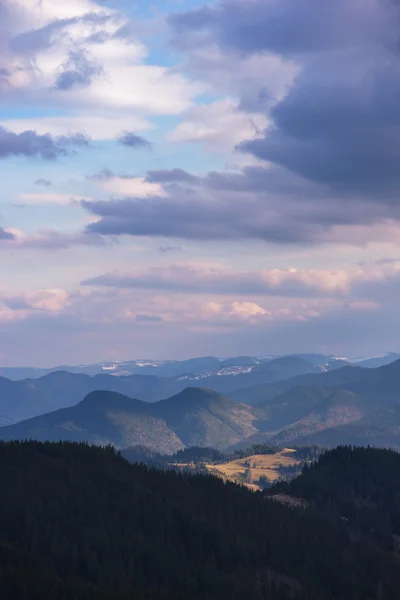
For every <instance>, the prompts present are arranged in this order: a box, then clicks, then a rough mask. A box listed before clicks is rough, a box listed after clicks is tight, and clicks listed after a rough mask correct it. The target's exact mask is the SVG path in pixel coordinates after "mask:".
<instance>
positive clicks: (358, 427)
mask: <svg viewBox="0 0 400 600" xmlns="http://www.w3.org/2000/svg"><path fill="white" fill-rule="evenodd" d="M303 443H304V444H308V443H310V444H318V445H320V446H324V447H326V448H333V447H334V446H338V445H343V444H353V445H364V446H367V445H369V446H377V447H381V448H384V447H385V448H398V449H400V405H398V404H394V405H391V406H388V407H385V408H383V409H381V410H379V411H377V412H375V413H372V414H370V415H368V416H366V417H364V418H362V419H359V420H358V421H356V422H354V423H350V424H347V425H342V426H339V427H330V428H328V429H325V430H324V431H319V432H317V433H314V434H310V435H301V436H299V437H297V438H296V444H303Z"/></svg>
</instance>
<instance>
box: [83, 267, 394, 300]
mask: <svg viewBox="0 0 400 600" xmlns="http://www.w3.org/2000/svg"><path fill="white" fill-rule="evenodd" d="M399 273H400V263H396V264H394V265H393V266H392V267H390V268H387V269H384V268H383V266H382V267H381V268H377V267H375V268H373V269H372V268H365V269H356V270H343V269H342V270H331V271H327V270H326V271H324V270H317V269H308V270H306V269H294V268H291V269H269V270H264V271H235V270H232V269H229V268H226V267H224V266H218V265H217V266H214V267H208V268H205V267H201V266H197V265H185V264H175V265H170V266H165V265H163V266H160V267H151V268H149V269H147V270H145V271H135V272H131V273H121V272H118V271H115V272H112V273H107V274H105V275H100V276H98V277H94V278H91V279H87V280H86V281H83V282H82V284H83V285H85V286H91V287H110V288H116V289H121V290H123V289H142V290H158V291H163V292H177V293H184V294H200V295H203V294H206V295H215V296H225V295H234V296H238V295H240V296H247V297H261V296H278V297H288V298H291V297H292V298H295V297H303V298H309V297H322V296H328V297H329V296H333V297H335V296H339V297H343V296H347V295H348V294H349V293H350V292H351V291H352V290H353V288H354V289H356V290H357V289H358V290H361V289H362V288H363V286H375V285H377V284H378V285H381V284H385V282H388V283H389V284H392V283H393V280H395V279H396V278H398V276H399Z"/></svg>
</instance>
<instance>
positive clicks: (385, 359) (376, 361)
mask: <svg viewBox="0 0 400 600" xmlns="http://www.w3.org/2000/svg"><path fill="white" fill-rule="evenodd" d="M399 359H400V354H398V353H397V352H388V353H387V354H385V355H384V356H373V357H371V358H365V359H363V360H358V361H357V362H356V363H355V364H357V365H359V366H360V367H363V368H366V369H376V368H377V367H383V366H385V365H389V364H390V363H392V362H394V361H396V360H399Z"/></svg>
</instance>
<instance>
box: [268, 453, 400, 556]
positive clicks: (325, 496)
mask: <svg viewBox="0 0 400 600" xmlns="http://www.w3.org/2000/svg"><path fill="white" fill-rule="evenodd" d="M399 469H400V454H399V453H398V452H394V451H392V450H385V449H381V450H378V449H374V448H360V447H352V446H340V447H338V448H336V449H334V450H330V451H328V452H324V453H323V454H321V456H320V457H319V458H318V460H317V461H316V462H315V463H314V464H312V465H308V466H306V467H305V468H304V471H303V473H302V474H301V475H300V476H299V477H297V478H295V479H293V480H292V481H290V482H289V483H284V484H278V485H277V486H276V488H272V489H270V490H268V491H267V493H268V494H269V495H271V494H272V495H273V494H275V493H276V492H277V491H278V492H279V491H284V492H285V493H286V494H288V495H290V496H293V497H294V498H301V499H304V500H305V501H306V502H307V504H308V505H309V506H310V507H313V508H316V509H318V510H320V511H333V512H336V513H337V514H339V515H340V516H341V517H342V518H345V519H347V520H348V521H349V522H350V523H352V524H354V525H355V526H356V527H357V529H359V528H361V529H362V530H363V532H364V533H368V534H369V535H373V536H374V538H375V539H376V540H377V543H382V542H384V543H386V544H387V547H388V548H392V549H393V550H395V549H400V547H399V546H398V539H397V538H396V537H393V536H399V535H400V505H399V502H398V500H399V497H400V480H399V478H398V477H397V475H396V474H397V473H398V472H399ZM399 540H400V538H399Z"/></svg>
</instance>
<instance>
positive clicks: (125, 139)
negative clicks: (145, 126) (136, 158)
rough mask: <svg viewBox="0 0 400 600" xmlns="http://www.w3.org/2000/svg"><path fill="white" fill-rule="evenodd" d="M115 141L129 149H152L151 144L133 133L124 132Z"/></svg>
mask: <svg viewBox="0 0 400 600" xmlns="http://www.w3.org/2000/svg"><path fill="white" fill-rule="evenodd" d="M117 141H118V142H119V143H120V144H122V145H123V146H128V147H129V148H136V149H139V148H148V149H150V148H151V147H152V144H151V143H150V142H149V141H148V140H146V139H145V138H144V137H142V136H140V135H136V133H134V132H133V131H124V132H123V133H122V134H121V135H120V136H119V137H118V138H117Z"/></svg>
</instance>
